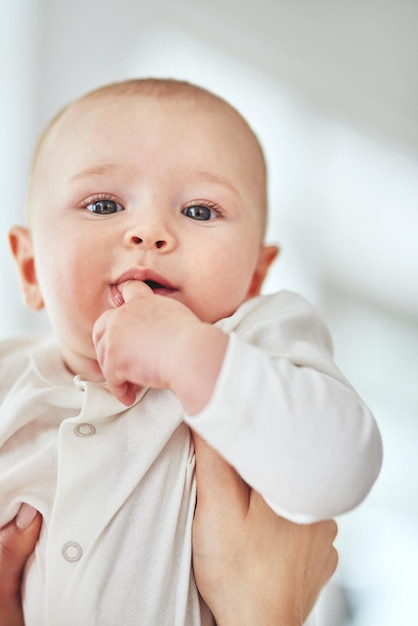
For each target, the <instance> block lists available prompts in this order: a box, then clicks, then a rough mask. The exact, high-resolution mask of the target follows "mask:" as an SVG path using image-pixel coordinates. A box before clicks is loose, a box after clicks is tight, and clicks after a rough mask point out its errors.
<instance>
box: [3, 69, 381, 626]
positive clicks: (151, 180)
mask: <svg viewBox="0 0 418 626" xmlns="http://www.w3.org/2000/svg"><path fill="white" fill-rule="evenodd" d="M27 212H28V221H29V227H28V228H25V227H16V228H13V229H12V231H11V233H10V242H11V247H12V251H13V254H14V257H15V259H16V263H17V267H18V270H19V275H20V279H21V284H22V290H23V294H24V298H25V301H26V304H27V306H29V307H30V308H32V309H41V308H43V307H45V308H46V310H47V312H48V314H49V318H50V321H51V324H52V329H53V334H52V335H51V337H48V338H46V339H44V340H35V339H33V340H28V339H27V338H22V339H21V340H13V341H10V342H3V344H2V345H1V348H0V352H1V356H0V370H1V381H2V382H1V389H0V401H1V408H0V411H1V413H0V501H1V503H2V508H1V513H0V526H2V525H4V524H5V523H7V522H8V521H10V520H11V519H12V518H13V517H14V516H15V515H16V513H17V511H18V509H19V507H20V504H21V503H22V502H26V503H28V504H30V505H32V506H33V507H35V508H36V509H37V510H39V511H40V512H41V514H42V516H43V520H44V521H43V528H42V531H41V536H40V540H39V542H38V545H37V548H36V552H35V555H34V557H33V558H32V560H31V561H30V563H29V565H28V567H27V571H26V577H25V580H24V611H25V619H26V623H27V625H28V626H32V625H38V626H39V625H40V624H42V625H43V624H51V625H53V626H55V625H58V624H59V625H60V626H66V625H67V624H68V625H70V624H71V626H74V625H76V624H79V625H80V626H81V625H82V626H85V625H86V624H89V625H90V624H92V625H93V624H97V625H100V626H106V625H107V624H109V625H116V624H127V625H130V624H136V623H140V624H142V625H150V626H156V625H159V626H160V625H167V626H173V625H174V626H183V625H185V624H188V625H198V624H213V617H212V615H211V614H210V612H209V610H208V608H207V606H206V605H205V603H204V602H203V600H202V599H201V597H200V596H199V593H198V591H197V587H196V584H195V581H194V577H193V571H192V567H191V562H192V555H191V528H192V522H193V515H194V510H195V505H196V485H195V473H194V470H195V458H194V447H193V442H192V438H191V436H190V429H192V431H193V432H194V433H196V434H197V435H199V436H200V437H202V438H203V439H205V440H206V441H207V442H208V443H209V444H210V445H211V446H213V448H215V449H216V450H217V451H218V452H219V453H220V454H221V455H222V456H223V457H224V458H225V459H226V460H227V461H228V463H230V464H231V465H232V466H233V467H235V468H236V470H237V471H238V473H239V474H240V476H241V477H242V478H243V480H244V481H246V482H247V483H248V484H249V485H250V486H251V487H252V488H254V489H255V490H256V491H258V492H259V493H261V495H262V496H263V497H264V499H265V500H266V501H267V502H268V503H269V505H270V506H271V508H272V509H273V510H274V511H275V512H277V513H279V514H281V515H283V516H284V517H287V518H288V519H290V520H293V521H296V522H303V523H305V522H313V521H317V520H320V519H327V518H330V517H333V516H335V515H338V514H341V513H343V512H344V511H347V510H349V509H351V508H353V507H355V506H356V505H357V504H359V503H360V502H361V501H362V499H363V498H364V497H365V496H366V495H367V493H368V491H369V490H370V488H371V486H372V485H373V483H374V481H375V479H376V477H377V475H378V472H379V470H380V465H381V458H382V448H381V439H380V435H379V432H378V429H377V426H376V423H375V421H374V419H373V417H372V415H371V414H370V412H369V410H368V408H367V407H366V406H365V405H364V403H363V402H362V401H361V399H360V398H359V396H358V395H357V393H356V392H355V391H354V390H353V388H352V387H351V385H350V384H349V383H348V382H347V381H346V379H345V378H344V377H343V376H342V374H341V373H340V371H339V370H338V369H337V367H336V366H335V364H334V363H333V360H332V354H331V341H330V337H329V334H328V331H327V330H326V328H325V327H324V325H323V323H322V321H321V320H320V318H319V316H318V313H317V312H316V310H315V309H314V308H313V307H312V306H310V305H309V304H308V303H307V302H306V301H305V300H303V299H302V298H300V297H299V296H297V295H295V294H292V293H289V292H280V293H278V294H275V295H271V296H260V295H259V294H260V290H261V287H262V283H263V279H264V277H265V275H266V273H267V271H268V268H269V267H270V265H271V263H272V262H273V260H274V259H275V257H276V255H277V252H278V250H277V248H276V247H275V246H268V245H265V243H264V235H265V224H266V214H267V198H266V168H265V163H264V158H263V154H262V150H261V148H260V146H259V143H258V141H257V139H256V137H255V135H254V133H253V132H252V130H251V129H250V128H249V126H248V125H247V123H246V122H245V121H244V119H243V118H242V117H241V116H240V115H239V114H238V113H237V112H236V111H235V110H234V109H233V108H232V107H231V106H230V105H228V104H227V103H226V102H224V101H223V100H221V99H220V98H218V97H216V96H215V95H213V94H211V93H209V92H207V91H205V90H203V89H201V88H198V87H195V86H193V85H190V84H187V83H182V82H178V81H172V80H133V81H126V82H124V83H119V84H114V85H110V86H107V87H104V88H101V89H98V90H96V91H94V92H92V93H90V94H88V95H86V96H84V97H83V98H81V99H79V100H78V101H76V102H75V103H73V104H71V105H70V106H69V107H67V108H66V109H64V110H63V111H62V112H61V113H60V114H59V115H58V116H57V117H56V118H55V119H54V120H53V121H52V122H51V124H50V125H49V126H48V128H47V130H46V131H45V133H44V134H43V136H42V137H41V140H40V142H39V145H38V148H37V150H36V154H35V158H34V163H33V169H32V176H31V180H30V185H29V191H28V207H27Z"/></svg>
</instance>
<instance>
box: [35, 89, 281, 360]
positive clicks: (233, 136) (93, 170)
mask: <svg viewBox="0 0 418 626" xmlns="http://www.w3.org/2000/svg"><path fill="white" fill-rule="evenodd" d="M264 203H265V190H264V170H263V166H262V162H261V157H260V155H259V153H258V151H257V149H256V147H255V142H254V139H253V138H252V137H251V139H250V136H249V134H248V131H246V130H245V129H244V126H243V125H242V122H241V121H240V120H239V119H236V118H235V117H234V115H233V114H232V113H231V112H229V111H228V110H227V109H224V108H223V107H222V106H217V105H214V104H213V103H208V102H206V101H205V100H202V102H192V101H190V100H180V99H175V100H173V99H162V100H156V99H154V98H150V97H142V96H141V97H139V96H138V97H137V96H122V97H121V96H117V97H115V96H110V95H107V96H106V97H102V98H100V99H94V100H92V99H90V100H84V101H81V102H79V103H77V104H76V105H75V106H72V107H71V108H70V109H69V110H67V111H66V112H65V113H64V114H63V116H62V118H61V119H60V120H59V121H58V122H57V123H56V124H55V126H53V127H52V130H51V131H50V133H49V135H48V136H47V138H46V140H45V142H44V145H43V147H42V149H41V151H40V154H39V156H38V159H37V162H36V164H35V169H34V174H33V181H32V185H31V192H30V215H31V219H30V222H31V236H32V244H33V249H34V258H35V271H36V282H37V285H38V287H39V290H40V295H41V297H42V300H43V302H44V304H45V306H46V307H47V310H48V313H49V316H50V318H51V321H52V324H53V327H54V330H55V332H56V333H57V335H58V337H59V339H60V341H61V344H62V345H63V347H64V350H65V351H67V352H68V351H69V350H70V351H73V352H74V351H75V352H77V354H80V355H83V356H85V357H87V358H93V359H94V348H93V345H92V340H91V333H92V327H93V325H94V322H95V321H96V320H97V318H98V317H99V316H100V315H101V313H103V311H105V310H106V309H108V308H110V307H114V306H116V302H115V286H117V285H118V284H119V283H121V282H123V281H125V280H130V279H137V280H147V281H150V282H149V284H150V285H151V286H152V287H153V289H154V290H155V292H156V293H158V294H162V295H164V296H167V297H170V298H174V299H176V300H179V301H181V302H182V303H184V304H185V305H186V306H187V307H188V308H190V309H191V310H192V311H193V312H194V313H195V314H196V315H197V316H198V317H199V318H200V319H201V320H203V321H207V322H215V321H217V320H219V319H221V318H223V317H226V316H228V315H230V314H232V313H233V312H234V311H235V310H236V308H237V307H238V306H239V305H240V304H241V303H242V302H243V301H244V300H245V299H247V298H248V297H250V296H253V295H255V294H256V293H257V292H258V290H259V287H260V284H261V279H262V275H264V272H265V270H266V266H267V265H268V264H269V261H270V260H271V259H270V256H272V255H271V254H270V256H269V255H268V254H267V256H269V258H268V259H267V258H266V253H265V249H264V248H263V247H262V237H263V232H262V230H263V214H264V211H265V207H264ZM273 256H274V255H273Z"/></svg>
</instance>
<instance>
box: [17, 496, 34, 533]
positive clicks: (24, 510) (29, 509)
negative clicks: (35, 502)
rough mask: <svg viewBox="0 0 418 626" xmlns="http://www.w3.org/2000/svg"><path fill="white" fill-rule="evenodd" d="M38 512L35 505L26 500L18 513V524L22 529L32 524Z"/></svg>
mask: <svg viewBox="0 0 418 626" xmlns="http://www.w3.org/2000/svg"><path fill="white" fill-rule="evenodd" d="M37 512H38V511H37V510H36V509H34V508H33V506H31V505H30V504H27V503H26V502H24V503H23V504H22V506H21V507H20V509H19V511H18V513H17V516H16V526H17V527H18V528H20V530H26V529H27V528H29V526H30V525H31V524H32V522H33V520H34V519H35V516H36V514H37Z"/></svg>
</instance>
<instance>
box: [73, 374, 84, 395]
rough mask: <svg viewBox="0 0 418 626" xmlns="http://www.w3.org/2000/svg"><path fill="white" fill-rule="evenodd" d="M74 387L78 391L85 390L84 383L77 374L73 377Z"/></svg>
mask: <svg viewBox="0 0 418 626" xmlns="http://www.w3.org/2000/svg"><path fill="white" fill-rule="evenodd" d="M74 385H75V386H76V387H77V389H79V390H80V391H85V390H86V381H85V380H83V379H82V378H81V376H80V374H77V375H76V376H74Z"/></svg>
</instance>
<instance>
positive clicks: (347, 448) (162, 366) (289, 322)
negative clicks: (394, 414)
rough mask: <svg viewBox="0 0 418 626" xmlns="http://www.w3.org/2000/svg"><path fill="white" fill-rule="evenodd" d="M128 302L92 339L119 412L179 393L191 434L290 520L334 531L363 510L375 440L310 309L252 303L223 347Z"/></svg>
mask: <svg viewBox="0 0 418 626" xmlns="http://www.w3.org/2000/svg"><path fill="white" fill-rule="evenodd" d="M123 295H124V298H125V301H126V302H125V304H123V305H122V306H120V307H119V308H117V309H114V310H111V311H108V312H106V313H105V314H104V315H103V316H102V317H101V318H99V320H98V322H97V323H96V325H95V332H94V339H95V343H96V349H97V355H98V361H99V364H100V366H101V367H102V370H103V373H104V376H105V378H106V380H107V382H108V383H109V386H110V388H111V389H112V391H113V392H114V393H115V395H117V396H118V397H119V398H120V399H121V400H122V401H123V402H125V403H126V404H130V403H132V402H133V401H134V399H135V390H136V386H140V385H143V386H147V387H154V388H169V389H172V390H173V391H174V393H175V394H176V395H177V397H178V398H179V400H180V402H181V403H182V405H183V406H184V408H185V411H186V413H188V416H187V415H186V416H185V419H186V421H187V423H188V424H189V426H190V427H191V428H192V429H193V430H195V431H196V432H198V433H199V434H200V435H201V436H202V437H203V438H204V439H206V440H207V441H208V442H209V443H210V444H211V445H212V446H213V447H214V448H215V449H216V450H217V451H218V452H219V453H220V454H221V455H222V456H223V457H224V458H225V459H226V460H227V461H228V462H229V463H230V464H231V465H233V466H234V467H235V469H236V470H237V471H238V473H239V474H240V475H241V476H242V477H243V478H244V480H245V481H246V482H247V483H248V484H250V485H251V487H253V488H254V489H255V490H256V491H258V492H259V493H261V494H262V495H263V497H264V498H266V499H267V500H268V501H269V503H270V504H271V505H272V506H273V508H274V509H275V511H276V512H277V513H279V514H281V515H283V516H285V517H288V518H289V519H292V520H294V521H298V522H305V523H306V522H314V521H318V520H320V519H327V518H330V517H334V516H336V515H338V514H340V513H343V512H345V511H347V510H349V509H350V508H353V507H354V506H356V505H357V504H359V503H360V502H361V501H362V499H363V498H364V497H365V496H366V495H367V493H368V491H369V490H370V488H371V486H372V485H373V483H374V481H375V479H376V477H377V475H378V472H379V470H380V465H381V459H382V446H381V439H380V434H379V432H378V429H377V426H376V423H375V421H374V418H373V416H372V415H371V413H370V411H369V410H368V408H367V407H366V406H365V404H364V403H363V402H362V400H361V399H360V398H359V396H358V394H357V393H356V392H355V391H354V389H353V388H352V387H351V385H350V384H349V383H348V382H347V381H346V380H345V378H344V377H343V376H342V375H341V373H340V372H339V370H338V369H337V368H336V366H335V364H334V363H333V360H332V354H331V348H330V345H329V335H328V333H327V331H326V329H325V328H324V326H323V324H322V322H321V320H320V319H319V317H318V316H317V314H316V312H315V311H314V309H313V308H312V307H311V306H310V305H308V304H307V303H305V302H304V301H303V300H302V299H300V298H296V297H294V296H293V297H290V296H291V295H289V294H288V295H287V296H286V294H285V295H284V296H281V297H280V296H279V297H278V298H272V299H270V300H269V299H257V300H256V301H251V302H248V303H246V305H244V307H242V310H243V311H244V313H245V316H246V317H245V316H244V318H243V321H242V320H241V321H240V322H239V323H235V322H234V323H235V326H236V328H235V327H234V326H232V328H231V323H232V322H233V320H234V319H235V318H236V315H235V316H232V318H229V320H227V321H226V329H225V330H226V331H227V332H230V331H231V330H232V331H235V332H234V333H233V334H232V335H230V337H228V334H227V333H226V332H223V330H221V329H220V328H219V327H217V326H211V325H209V324H205V323H202V322H201V321H200V320H199V319H198V318H197V317H196V316H195V315H194V314H193V313H192V312H191V311H189V310H188V309H187V308H186V307H185V306H183V305H182V304H181V303H179V302H177V301H175V300H173V299H170V298H165V297H162V296H154V295H153V294H152V292H151V290H150V289H149V288H148V287H147V286H146V285H143V284H141V283H127V284H126V285H125V286H124V291H123ZM240 315H241V313H240V312H238V319H239V316H240ZM231 320H232V322H231ZM228 324H229V326H230V327H229V328H228Z"/></svg>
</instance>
